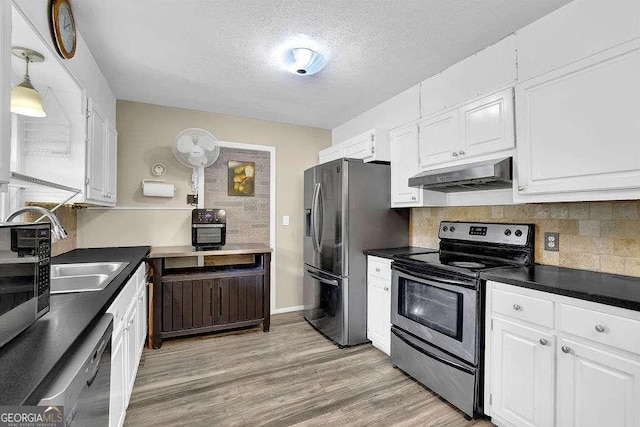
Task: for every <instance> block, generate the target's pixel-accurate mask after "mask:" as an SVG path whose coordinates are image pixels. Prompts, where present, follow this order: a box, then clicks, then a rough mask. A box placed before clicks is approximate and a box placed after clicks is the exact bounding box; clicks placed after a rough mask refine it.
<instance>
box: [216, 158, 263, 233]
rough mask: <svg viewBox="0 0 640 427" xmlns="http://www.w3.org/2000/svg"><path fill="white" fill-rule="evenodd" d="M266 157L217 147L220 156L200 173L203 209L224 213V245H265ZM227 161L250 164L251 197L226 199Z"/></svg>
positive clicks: (230, 197) (227, 196)
mask: <svg viewBox="0 0 640 427" xmlns="http://www.w3.org/2000/svg"><path fill="white" fill-rule="evenodd" d="M269 158H270V155H269V153H268V152H265V151H253V150H239V149H233V148H224V147H222V148H220V157H218V160H217V161H216V162H215V163H214V164H213V165H211V166H209V167H208V168H206V169H205V171H204V206H205V207H206V208H217V209H224V210H225V211H226V212H227V244H238V243H263V244H265V245H268V244H269V188H270V182H269V181H270V178H269V177H270V160H269ZM229 160H239V161H247V162H254V163H255V165H256V170H255V178H256V179H255V196H229V195H228V186H227V181H228V179H229V176H228V165H229Z"/></svg>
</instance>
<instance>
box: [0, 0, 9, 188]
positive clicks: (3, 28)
mask: <svg viewBox="0 0 640 427" xmlns="http://www.w3.org/2000/svg"><path fill="white" fill-rule="evenodd" d="M10 100H11V2H9V1H3V2H2V3H0V190H2V189H3V188H4V186H5V185H6V183H8V182H9V178H10V177H11V171H10V163H11V112H10V105H11V101H10Z"/></svg>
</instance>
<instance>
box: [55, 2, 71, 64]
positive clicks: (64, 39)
mask: <svg viewBox="0 0 640 427" xmlns="http://www.w3.org/2000/svg"><path fill="white" fill-rule="evenodd" d="M50 19H51V32H52V35H53V41H54V42H55V45H56V48H57V49H58V53H59V54H60V56H62V57H63V58H66V59H71V58H73V55H75V53H76V23H75V21H74V20H73V12H72V11H71V4H70V3H69V0H51V15H50Z"/></svg>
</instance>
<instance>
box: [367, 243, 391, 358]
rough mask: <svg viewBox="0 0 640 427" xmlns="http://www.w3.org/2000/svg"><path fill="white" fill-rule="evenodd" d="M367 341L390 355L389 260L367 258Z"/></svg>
mask: <svg viewBox="0 0 640 427" xmlns="http://www.w3.org/2000/svg"><path fill="white" fill-rule="evenodd" d="M367 271H368V273H367V339H369V340H371V344H372V345H373V346H374V347H376V348H377V349H379V350H381V351H383V352H384V353H386V354H387V355H389V354H390V353H391V260H390V259H386V258H380V257H374V256H368V257H367Z"/></svg>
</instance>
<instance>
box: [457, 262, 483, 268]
mask: <svg viewBox="0 0 640 427" xmlns="http://www.w3.org/2000/svg"><path fill="white" fill-rule="evenodd" d="M449 264H450V265H453V266H454V267H461V268H485V267H486V265H485V264H483V263H481V262H473V261H451V262H450V263H449Z"/></svg>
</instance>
